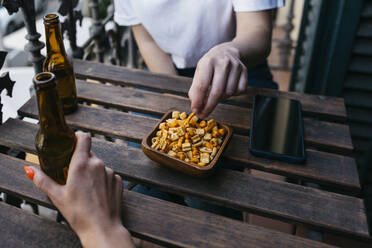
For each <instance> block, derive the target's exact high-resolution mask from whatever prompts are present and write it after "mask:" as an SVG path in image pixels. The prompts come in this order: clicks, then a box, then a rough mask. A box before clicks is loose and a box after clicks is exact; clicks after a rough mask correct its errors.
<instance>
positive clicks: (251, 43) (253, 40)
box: [227, 30, 271, 68]
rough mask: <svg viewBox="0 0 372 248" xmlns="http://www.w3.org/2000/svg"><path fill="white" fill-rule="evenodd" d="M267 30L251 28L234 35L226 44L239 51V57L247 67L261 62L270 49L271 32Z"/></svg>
mask: <svg viewBox="0 0 372 248" xmlns="http://www.w3.org/2000/svg"><path fill="white" fill-rule="evenodd" d="M269 32H270V31H267V30H252V31H250V32H248V33H247V34H245V35H241V36H237V37H235V38H234V39H233V40H232V41H231V42H228V43H227V45H230V46H232V47H235V48H236V49H238V51H239V55H240V59H241V61H242V62H243V63H244V64H245V66H246V67H247V68H251V67H254V66H256V65H258V64H261V63H263V62H264V61H265V59H266V58H267V57H268V56H269V54H270V51H271V32H270V34H269Z"/></svg>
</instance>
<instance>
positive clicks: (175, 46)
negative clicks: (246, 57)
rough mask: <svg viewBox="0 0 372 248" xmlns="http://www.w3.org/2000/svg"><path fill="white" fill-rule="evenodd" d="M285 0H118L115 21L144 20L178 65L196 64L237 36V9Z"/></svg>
mask: <svg viewBox="0 0 372 248" xmlns="http://www.w3.org/2000/svg"><path fill="white" fill-rule="evenodd" d="M284 1H285V0H115V15H114V19H115V21H116V22H117V23H118V24H119V25H121V26H132V25H136V24H142V25H143V26H144V27H145V28H146V30H147V31H148V32H149V34H150V35H151V37H152V38H153V39H154V41H155V42H156V44H157V45H158V46H159V47H160V48H161V49H162V50H163V51H165V52H166V53H169V54H170V55H171V57H172V60H173V63H174V64H175V65H176V67H177V68H180V69H181V68H190V67H195V66H196V64H197V63H198V61H199V59H200V58H201V57H202V56H203V55H204V54H205V53H206V52H208V51H209V49H211V48H212V47H214V46H215V45H217V44H220V43H223V42H226V41H231V40H232V39H233V38H234V36H235V29H236V26H235V15H234V11H235V12H241V11H259V10H267V9H273V8H278V7H282V6H283V5H284Z"/></svg>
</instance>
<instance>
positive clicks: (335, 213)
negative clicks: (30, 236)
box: [0, 120, 369, 239]
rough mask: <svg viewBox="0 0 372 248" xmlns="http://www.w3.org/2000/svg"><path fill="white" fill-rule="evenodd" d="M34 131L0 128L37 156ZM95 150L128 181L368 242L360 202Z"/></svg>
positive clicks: (112, 149) (104, 147) (120, 149)
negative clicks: (194, 174) (197, 174)
mask: <svg viewBox="0 0 372 248" xmlns="http://www.w3.org/2000/svg"><path fill="white" fill-rule="evenodd" d="M36 131H37V126H36V125H34V124H29V123H25V122H23V121H19V120H8V121H7V122H6V123H5V124H4V125H2V126H1V127H0V143H1V144H3V145H9V146H10V147H12V148H15V149H20V150H23V151H27V152H32V153H35V148H34V135H35V133H36ZM92 150H93V152H94V153H95V154H97V156H98V157H100V158H102V160H103V161H104V162H105V164H106V165H108V166H110V167H111V168H112V169H113V170H114V171H116V172H117V173H119V174H120V175H122V176H123V177H124V178H125V179H127V180H129V181H134V182H137V183H141V184H145V185H148V186H150V187H156V188H158V189H161V190H164V191H168V192H172V193H178V194H182V195H186V196H190V197H193V198H198V199H201V200H204V201H209V202H211V203H215V204H218V205H224V206H228V207H231V208H235V209H238V210H242V211H248V212H253V213H257V214H260V215H263V216H269V217H273V218H277V219H281V220H284V221H289V222H295V223H301V224H305V225H308V226H310V227H313V228H315V229H320V230H322V229H326V230H328V231H331V232H336V233H342V234H343V235H349V236H355V237H359V238H362V239H363V238H364V239H366V238H368V237H369V234H368V226H367V219H366V215H365V208H364V203H363V201H362V200H361V199H358V198H354V197H349V196H344V195H339V194H334V193H329V192H325V191H321V190H317V189H313V188H308V187H303V186H299V185H294V184H290V183H284V182H276V181H271V180H267V179H261V178H257V177H255V176H252V175H249V174H246V173H241V172H236V171H231V170H226V169H218V170H217V171H216V173H215V174H214V175H212V177H211V178H213V180H209V179H197V178H191V177H189V176H186V175H183V174H180V173H178V172H175V171H172V170H169V169H167V168H164V167H162V166H158V165H157V164H156V163H155V162H153V161H151V160H149V159H148V158H147V157H146V156H145V155H144V154H143V153H142V151H141V150H139V149H136V148H133V147H129V146H122V145H118V144H114V143H111V142H106V141H100V140H97V139H93V144H92ZM0 161H2V160H0ZM2 180H6V177H5V178H4V179H1V180H0V181H2Z"/></svg>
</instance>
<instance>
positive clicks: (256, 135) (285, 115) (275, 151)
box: [250, 95, 305, 162]
mask: <svg viewBox="0 0 372 248" xmlns="http://www.w3.org/2000/svg"><path fill="white" fill-rule="evenodd" d="M252 117H253V119H252V125H251V136H250V138H251V140H250V149H251V151H252V152H254V153H256V154H257V153H258V155H264V156H266V157H273V158H278V159H281V160H286V161H288V162H303V161H304V160H305V149H304V135H303V126H302V114H301V104H300V102H298V101H296V100H291V99H286V98H277V97H268V96H260V95H257V96H255V101H254V107H253V115H252Z"/></svg>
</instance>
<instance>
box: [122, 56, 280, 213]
mask: <svg viewBox="0 0 372 248" xmlns="http://www.w3.org/2000/svg"><path fill="white" fill-rule="evenodd" d="M177 71H178V74H179V75H180V76H185V77H193V76H194V74H195V68H187V69H177ZM248 86H252V87H259V88H269V89H278V84H277V83H275V82H274V81H273V76H272V74H271V72H270V69H269V67H268V64H267V62H265V63H263V64H261V65H258V66H256V67H254V68H252V69H250V70H248ZM141 115H142V114H141ZM129 145H131V146H135V147H140V145H139V144H135V143H131V142H129ZM218 166H219V167H220V168H228V169H232V170H238V171H242V170H243V169H244V168H242V167H240V166H233V165H228V164H225V163H219V164H218ZM132 190H133V191H135V192H138V193H142V194H145V195H149V196H153V197H156V198H159V199H162V200H166V201H171V202H174V203H178V204H182V205H188V206H189V207H192V208H196V209H200V210H204V211H208V212H211V213H214V214H218V215H222V216H225V217H229V218H233V219H237V220H242V219H243V215H242V212H240V211H237V210H234V209H230V208H226V207H221V206H217V205H214V204H210V203H207V202H203V201H199V200H196V199H192V198H188V197H185V198H184V197H182V196H179V195H175V194H170V193H166V192H163V191H160V190H157V189H154V188H149V187H146V186H144V185H139V184H138V185H136V186H135V187H134V188H133V189H132Z"/></svg>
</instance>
